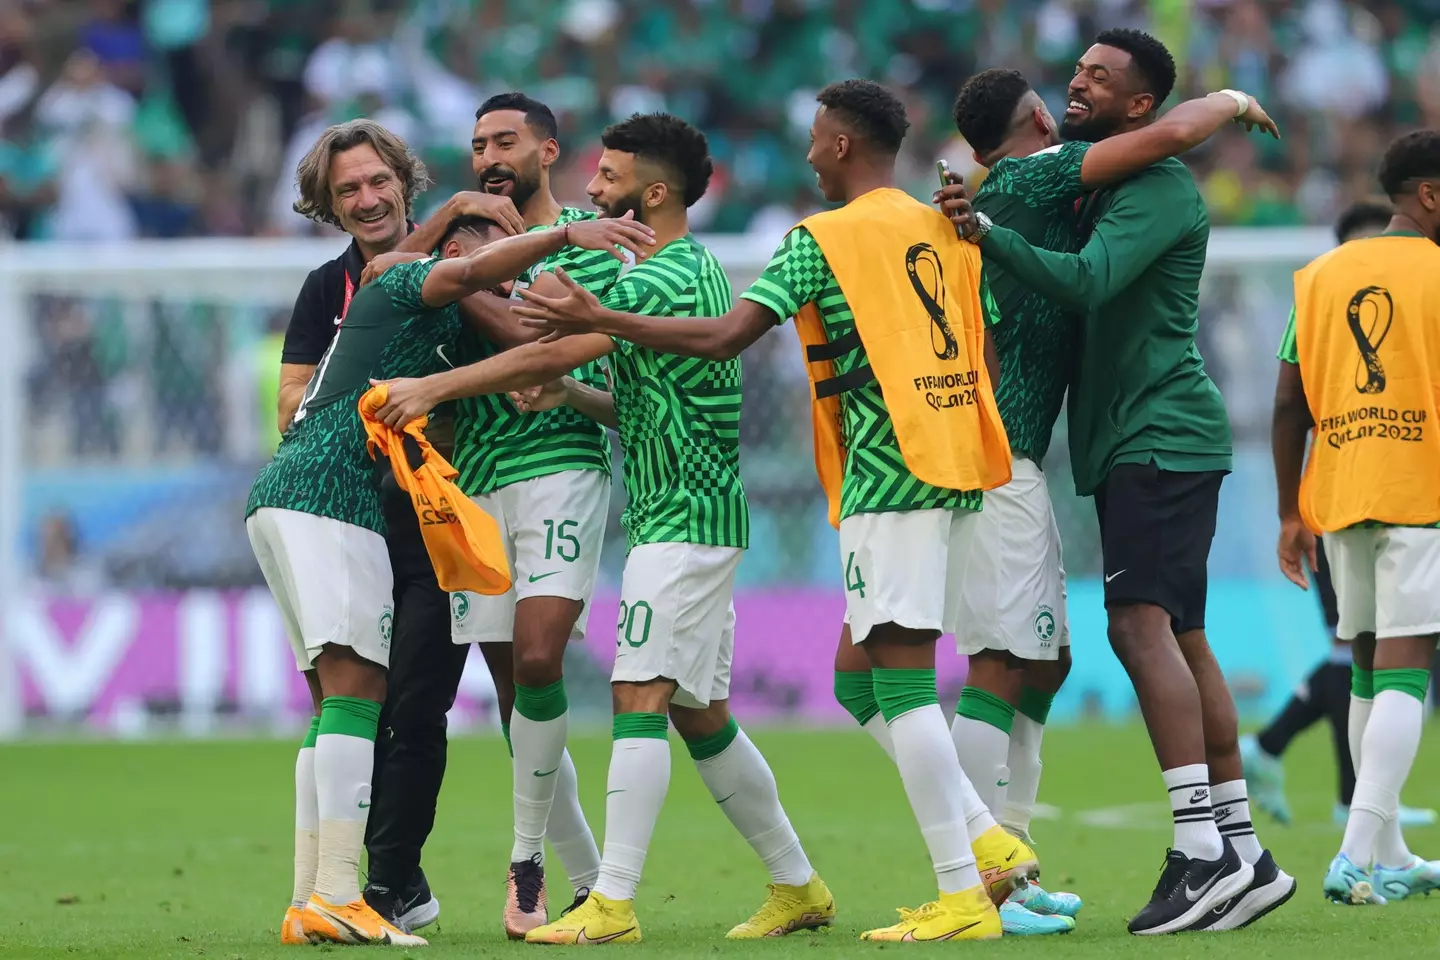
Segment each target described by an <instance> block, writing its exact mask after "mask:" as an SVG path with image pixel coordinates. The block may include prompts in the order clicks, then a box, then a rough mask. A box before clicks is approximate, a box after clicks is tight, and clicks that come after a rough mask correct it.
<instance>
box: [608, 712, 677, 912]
mask: <svg viewBox="0 0 1440 960" xmlns="http://www.w3.org/2000/svg"><path fill="white" fill-rule="evenodd" d="M668 723H669V718H667V717H666V716H664V715H663V714H649V713H622V714H619V715H618V716H616V717H615V737H616V739H615V745H614V747H613V748H612V752H611V754H610V776H609V779H608V781H607V786H606V788H605V789H606V794H605V853H604V855H603V856H602V857H601V858H600V876H599V878H598V879H597V880H596V881H595V887H594V890H595V892H596V893H598V894H600V895H601V896H604V897H608V898H610V899H611V900H633V899H635V888H636V887H638V886H639V885H640V873H641V871H642V870H643V869H644V867H645V854H646V852H647V851H648V850H649V849H650V837H651V836H652V835H653V834H654V833H655V821H656V820H658V819H659V818H660V808H661V807H662V806H664V804H665V792H666V791H667V790H668V789H669V787H670V741H669V740H667V739H662V738H661V736H663V731H664V730H665V729H667V725H668ZM657 733H660V734H661V736H657V735H656V734H657ZM636 734H639V735H636Z"/></svg>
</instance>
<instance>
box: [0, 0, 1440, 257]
mask: <svg viewBox="0 0 1440 960" xmlns="http://www.w3.org/2000/svg"><path fill="white" fill-rule="evenodd" d="M1120 25H1126V26H1138V27H1143V28H1146V29H1149V30H1151V31H1152V32H1154V33H1156V34H1157V35H1159V36H1160V37H1161V38H1162V39H1164V40H1165V41H1166V42H1167V43H1168V44H1169V45H1170V47H1171V49H1172V50H1174V51H1175V52H1176V54H1177V58H1178V59H1179V60H1180V62H1181V76H1182V79H1181V89H1180V90H1178V91H1177V93H1176V95H1175V97H1174V98H1172V100H1171V104H1172V105H1173V103H1174V102H1176V100H1177V99H1179V98H1181V97H1183V96H1188V95H1193V94H1197V93H1202V92H1204V91H1207V90H1213V89H1217V88H1220V87H1224V86H1234V87H1239V88H1242V89H1244V90H1247V91H1248V92H1250V93H1252V94H1255V95H1256V96H1257V97H1259V98H1260V99H1261V100H1262V102H1264V103H1265V104H1266V105H1267V107H1269V108H1270V110H1271V113H1272V114H1273V115H1275V116H1276V117H1277V118H1278V119H1279V121H1280V123H1281V126H1282V128H1283V130H1284V131H1285V134H1286V136H1285V139H1284V140H1283V141H1282V142H1281V143H1279V144H1273V145H1272V144H1269V143H1266V142H1264V141H1261V140H1259V139H1256V138H1246V137H1244V136H1241V135H1239V134H1238V133H1236V134H1234V135H1230V136H1226V137H1222V138H1220V139H1219V140H1218V141H1217V142H1215V143H1213V144H1211V145H1209V146H1208V147H1207V148H1205V149H1204V150H1202V151H1197V152H1196V154H1194V155H1192V156H1191V158H1190V159H1191V161H1192V162H1193V163H1194V165H1195V167H1196V170H1197V172H1198V173H1199V175H1200V176H1201V178H1202V181H1203V183H1204V188H1205V191H1206V194H1207V197H1208V199H1209V201H1210V204H1211V211H1212V214H1213V216H1214V218H1215V220H1216V221H1217V222H1219V223H1230V224H1241V225H1268V224H1292V223H1305V222H1326V221H1328V220H1329V219H1330V218H1331V217H1332V216H1333V213H1334V211H1335V210H1336V209H1337V207H1338V205H1340V204H1341V203H1343V202H1344V201H1345V200H1347V199H1349V198H1350V197H1352V196H1357V195H1363V194H1368V193H1371V192H1373V185H1372V183H1371V177H1372V175H1373V168H1374V166H1375V162H1376V158H1377V157H1378V155H1379V152H1380V150H1381V149H1382V147H1383V145H1384V143H1385V142H1386V140H1387V139H1388V138H1389V137H1390V136H1391V135H1392V134H1393V133H1394V132H1395V131H1396V130H1398V129H1402V128H1405V127H1411V126H1416V125H1421V124H1428V125H1431V126H1435V125H1440V29H1437V25H1440V0H1373V2H1367V3H1350V2H1343V0H543V2H536V0H0V221H3V225H4V226H3V233H7V234H9V235H12V236H17V237H20V238H22V239H32V238H55V239H65V240H123V239H127V238H131V237H141V236H143V237H180V236H195V235H228V236H234V235H254V234H297V233H303V232H306V231H308V230H311V229H313V228H312V227H311V226H310V225H308V224H307V223H306V222H305V221H304V220H302V219H300V218H299V217H298V216H297V215H296V214H294V213H293V212H292V211H291V209H290V204H291V202H292V200H293V197H294V193H293V177H294V168H295V164H296V161H297V160H298V159H299V157H300V156H301V154H303V152H304V151H305V149H306V148H307V147H308V146H309V145H310V143H311V142H312V141H313V139H314V137H315V136H316V134H317V133H318V132H319V131H320V130H322V129H323V128H324V127H325V126H326V125H327V124H330V123H333V122H336V121H340V120H344V119H348V118H351V117H354V116H359V115H369V116H372V117H375V118H377V119H379V120H381V121H382V122H384V123H385V124H386V125H388V126H391V127H393V128H394V129H395V130H396V131H397V132H399V133H401V134H402V135H404V136H405V137H406V138H407V139H409V140H410V141H411V142H412V143H413V144H414V145H415V146H416V147H417V149H418V150H419V152H420V153H421V154H422V156H423V157H424V158H425V159H426V161H427V162H428V163H429V165H430V166H431V169H432V172H433V173H434V175H435V178H436V180H437V183H438V187H437V189H436V190H435V191H434V192H433V194H432V197H434V200H432V202H438V200H439V199H440V197H441V195H442V194H445V193H447V192H448V191H451V190H455V189H464V188H466V187H468V186H470V179H471V178H470V173H469V158H468V139H469V129H470V125H471V123H472V120H473V113H474V109H475V106H476V105H477V104H478V103H479V102H480V101H481V100H482V99H483V98H484V97H485V96H486V95H488V94H491V93H494V92H498V91H501V90H505V89H512V88H521V89H524V90H526V91H527V92H529V93H531V94H533V95H535V96H538V97H540V98H541V99H543V100H545V101H547V102H548V103H550V104H551V106H552V107H553V108H554V109H555V111H556V113H557V114H559V115H560V117H561V121H562V126H563V142H562V146H563V147H565V148H566V153H565V154H564V159H563V160H562V167H561V170H560V176H559V178H558V190H557V192H558V193H559V194H560V195H561V196H562V197H564V198H566V199H568V200H571V201H577V202H578V201H583V185H584V183H585V181H586V180H587V179H588V171H589V170H590V169H591V168H592V164H593V158H594V151H595V148H594V144H595V134H596V133H598V132H599V130H600V129H601V128H602V127H603V126H604V125H605V124H606V123H607V122H609V121H611V120H613V119H615V118H617V117H621V116H625V115H628V114H629V113H631V112H634V111H648V110H659V109H665V110H670V111H673V112H675V113H678V114H681V115H683V116H685V117H686V118H688V119H690V120H692V121H695V122H697V123H698V124H699V125H700V126H701V127H702V128H704V129H705V130H706V132H707V133H708V134H709V135H710V137H711V142H712V146H713V150H714V153H715V156H716V158H717V160H718V174H717V176H716V179H715V183H714V186H713V187H712V192H711V196H709V197H707V198H706V199H705V200H704V201H702V204H701V206H700V208H699V209H698V210H697V211H696V220H697V221H698V223H699V224H700V225H701V226H702V228H704V229H708V230H714V231H747V230H748V231H754V232H756V233H757V234H763V235H773V234H776V233H777V232H778V231H782V230H784V229H786V228H788V227H789V226H790V225H791V224H792V223H793V222H794V221H795V220H796V218H797V217H798V216H800V215H802V214H804V213H807V212H809V211H810V210H811V209H813V208H814V206H815V205H816V203H817V202H818V198H817V197H816V196H815V194H814V191H813V188H812V178H811V176H810V173H809V170H808V168H807V167H806V165H805V163H804V153H805V145H806V136H807V127H808V124H809V119H810V116H811V113H812V110H813V96H814V92H815V91H816V90H817V89H818V88H819V87H820V86H822V85H823V84H824V83H826V82H828V81H830V80H833V79H837V78H842V77H845V76H852V75H866V76H871V77H875V78H879V79H882V80H884V81H885V82H887V83H889V84H891V85H892V86H894V87H895V88H897V89H899V90H901V91H903V92H904V95H905V97H906V99H907V102H908V105H909V107H910V111H911V119H912V135H911V137H910V139H909V142H908V144H907V150H906V154H905V158H904V159H905V163H904V165H903V169H904V170H905V171H906V176H907V178H908V180H909V182H908V184H907V185H908V186H910V187H912V188H913V189H915V190H917V191H918V190H928V188H929V184H930V178H931V177H933V163H934V161H935V159H936V158H937V157H940V156H945V157H946V158H947V159H949V160H950V162H951V165H952V167H954V168H956V169H961V170H963V169H966V167H967V165H968V162H969V154H970V151H969V149H968V148H967V147H966V146H965V145H964V144H963V143H962V142H959V141H958V140H957V139H956V138H955V137H954V134H953V128H952V127H951V124H950V121H949V105H950V102H951V100H952V99H953V96H954V93H955V91H956V89H957V88H958V86H959V84H960V83H961V82H962V81H963V80H964V79H965V77H966V76H968V75H969V74H970V73H972V72H974V71H975V70H978V69H983V68H986V67H991V66H1008V67H1016V68H1019V69H1022V70H1024V71H1025V72H1026V73H1027V75H1029V76H1030V78H1031V80H1032V82H1033V83H1035V84H1036V86H1037V87H1038V88H1039V89H1040V90H1041V91H1042V93H1043V94H1044V95H1045V96H1046V98H1047V99H1048V100H1049V102H1050V103H1051V104H1052V109H1055V108H1058V107H1059V106H1060V105H1061V104H1062V103H1063V99H1064V85H1065V83H1066V81H1067V79H1068V77H1069V75H1070V73H1071V69H1072V64H1073V62H1074V59H1075V57H1076V56H1077V54H1078V53H1079V52H1080V51H1082V50H1083V49H1084V48H1085V46H1086V45H1087V44H1088V41H1089V38H1090V37H1091V36H1093V34H1094V33H1095V32H1096V31H1097V30H1098V29H1101V28H1103V27H1109V26H1120ZM422 212H423V210H422Z"/></svg>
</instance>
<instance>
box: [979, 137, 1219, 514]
mask: <svg viewBox="0 0 1440 960" xmlns="http://www.w3.org/2000/svg"><path fill="white" fill-rule="evenodd" d="M1087 224H1093V225H1094V226H1093V228H1092V229H1091V232H1090V236H1089V239H1088V240H1087V241H1086V243H1085V246H1084V248H1083V249H1081V251H1080V252H1079V253H1078V254H1070V253H1057V252H1054V251H1049V250H1041V249H1037V248H1035V247H1033V246H1031V245H1030V244H1029V243H1027V242H1026V241H1025V239H1024V238H1023V237H1022V236H1020V235H1019V234H1018V233H1015V232H1014V231H1011V230H1006V229H1005V228H1003V227H995V228H994V229H992V230H991V231H990V234H989V235H988V236H987V237H986V238H985V240H984V242H983V244H982V246H981V249H982V250H983V251H984V254H985V257H986V258H987V259H991V258H993V259H994V260H995V261H996V262H997V263H999V264H1000V265H1001V266H1002V267H1004V268H1005V269H1006V270H1008V271H1010V272H1011V273H1012V274H1014V276H1015V277H1016V278H1018V279H1019V280H1020V281H1021V282H1022V283H1026V284H1029V285H1031V286H1033V287H1035V289H1037V290H1038V291H1039V292H1041V293H1042V294H1044V295H1045V296H1047V297H1049V298H1051V299H1052V300H1054V301H1056V302H1057V303H1060V304H1064V305H1067V306H1070V307H1071V308H1073V309H1078V310H1080V311H1081V312H1082V313H1083V315H1084V318H1085V326H1084V331H1083V336H1084V344H1083V347H1082V349H1081V352H1080V366H1079V370H1078V372H1077V375H1076V379H1075V382H1074V384H1073V385H1072V389H1071V391H1070V405H1069V411H1070V462H1071V468H1072V470H1073V471H1074V474H1075V489H1076V491H1077V492H1078V493H1080V494H1081V495H1082V496H1089V495H1090V494H1093V493H1094V492H1095V491H1096V489H1097V488H1098V487H1099V486H1100V485H1101V484H1102V483H1104V481H1105V478H1106V476H1107V475H1108V474H1109V473H1110V471H1111V469H1113V468H1114V467H1115V466H1116V465H1117V464H1121V463H1150V462H1153V463H1155V464H1156V465H1157V466H1159V467H1160V468H1161V469H1162V470H1174V471H1179V472H1197V471H1202V470H1229V469H1230V464H1231V460H1230V457H1231V439H1230V420H1229V417H1228V416H1227V415H1226V412H1225V402H1224V400H1223V399H1221V396H1220V391H1219V390H1218V389H1217V388H1216V386H1215V384H1214V382H1213V381H1212V380H1211V379H1210V376H1209V374H1207V373H1206V372H1205V364H1204V361H1202V360H1201V359H1200V351H1199V349H1197V348H1196V346H1195V331H1196V329H1197V328H1198V326H1199V302H1200V274H1201V272H1202V271H1203V270H1204V269H1205V248H1206V245H1207V244H1208V243H1209V240H1210V218H1209V215H1208V214H1207V213H1206V211H1205V202H1204V201H1203V200H1202V199H1201V198H1200V191H1199V190H1197V189H1196V187H1195V180H1194V178H1192V177H1191V176H1190V171H1189V170H1188V169H1187V168H1186V167H1185V165H1184V164H1183V163H1181V162H1180V161H1178V160H1165V161H1162V162H1160V163H1157V164H1156V165H1155V166H1153V167H1150V168H1149V169H1147V170H1145V171H1143V172H1141V173H1139V174H1137V175H1136V176H1134V177H1132V178H1131V179H1129V180H1126V181H1124V182H1123V183H1120V184H1117V185H1115V186H1112V187H1107V188H1105V189H1104V190H1100V191H1097V192H1096V193H1094V194H1092V195H1091V196H1090V198H1089V199H1088V200H1087V201H1086V203H1085V206H1084V208H1083V209H1082V211H1081V229H1082V231H1083V230H1084V229H1085V226H1086V225H1087Z"/></svg>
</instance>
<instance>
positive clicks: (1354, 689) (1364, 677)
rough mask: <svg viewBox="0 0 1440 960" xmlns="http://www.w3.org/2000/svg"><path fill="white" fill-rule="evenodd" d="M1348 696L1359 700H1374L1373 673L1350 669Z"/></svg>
mask: <svg viewBox="0 0 1440 960" xmlns="http://www.w3.org/2000/svg"><path fill="white" fill-rule="evenodd" d="M1350 695H1351V696H1354V697H1358V698H1359V699H1361V700H1374V699H1375V671H1374V670H1362V669H1361V668H1360V667H1358V666H1353V665H1352V666H1351V667H1350Z"/></svg>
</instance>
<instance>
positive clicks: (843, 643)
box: [835, 620, 895, 760]
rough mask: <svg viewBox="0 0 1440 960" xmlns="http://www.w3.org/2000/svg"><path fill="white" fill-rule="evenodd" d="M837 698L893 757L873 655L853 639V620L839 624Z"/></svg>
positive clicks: (890, 756) (836, 650) (836, 674)
mask: <svg viewBox="0 0 1440 960" xmlns="http://www.w3.org/2000/svg"><path fill="white" fill-rule="evenodd" d="M835 699H836V700H837V701H839V703H840V706H842V707H844V708H845V710H846V712H847V713H849V714H850V716H852V717H854V718H855V722H856V723H858V724H860V727H861V729H863V730H864V731H865V732H866V733H868V734H870V736H871V737H872V738H874V740H875V742H876V743H878V744H879V745H880V749H881V750H884V751H885V755H886V756H887V757H889V758H890V759H891V760H894V759H895V745H894V744H892V743H891V742H890V729H889V728H888V727H886V726H885V717H884V716H883V715H882V714H881V713H880V704H879V703H877V702H876V700H875V679H874V677H872V676H871V673H870V658H869V657H867V656H865V651H864V650H862V649H860V647H859V645H858V644H856V643H854V642H853V641H852V640H851V639H850V623H849V621H848V620H847V621H846V622H845V623H844V624H842V625H841V627H840V643H839V645H838V646H837V647H836V649H835Z"/></svg>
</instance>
